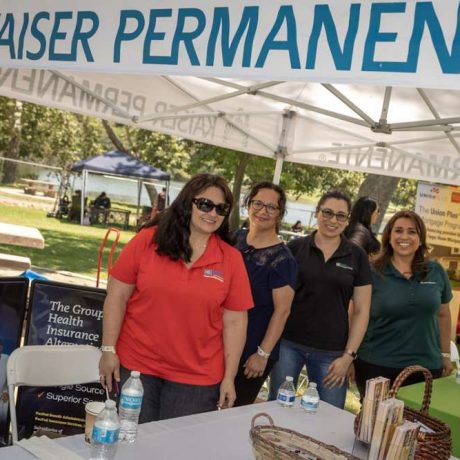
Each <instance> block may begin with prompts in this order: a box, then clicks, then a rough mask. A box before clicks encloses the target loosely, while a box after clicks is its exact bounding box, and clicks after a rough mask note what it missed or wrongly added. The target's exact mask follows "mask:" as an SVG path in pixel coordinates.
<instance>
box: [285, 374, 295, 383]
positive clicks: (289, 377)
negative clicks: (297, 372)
mask: <svg viewBox="0 0 460 460" xmlns="http://www.w3.org/2000/svg"><path fill="white" fill-rule="evenodd" d="M293 380H294V378H293V377H291V376H290V375H286V381H287V382H292V381H293Z"/></svg>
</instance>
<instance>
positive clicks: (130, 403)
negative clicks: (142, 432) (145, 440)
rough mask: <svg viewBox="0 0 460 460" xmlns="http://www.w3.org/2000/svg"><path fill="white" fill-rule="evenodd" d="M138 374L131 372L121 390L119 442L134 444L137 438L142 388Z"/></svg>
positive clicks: (142, 394)
mask: <svg viewBox="0 0 460 460" xmlns="http://www.w3.org/2000/svg"><path fill="white" fill-rule="evenodd" d="M140 375H141V374H140V372H138V371H131V377H130V378H129V379H128V380H127V381H126V383H125V384H124V385H123V388H122V389H121V395H120V407H119V410H120V441H122V442H128V443H131V442H134V441H135V440H136V436H137V424H138V422H139V414H140V412H141V406H142V397H143V396H144V387H143V386H142V382H141V379H140V378H139V377H140Z"/></svg>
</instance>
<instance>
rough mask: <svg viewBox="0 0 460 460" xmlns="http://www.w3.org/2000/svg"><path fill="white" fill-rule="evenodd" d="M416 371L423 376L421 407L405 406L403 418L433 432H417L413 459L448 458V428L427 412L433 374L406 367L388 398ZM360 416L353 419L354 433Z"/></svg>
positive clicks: (431, 459)
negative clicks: (423, 389)
mask: <svg viewBox="0 0 460 460" xmlns="http://www.w3.org/2000/svg"><path fill="white" fill-rule="evenodd" d="M416 372H422V373H423V376H424V378H425V392H424V395H423V401H422V407H421V408H420V410H415V409H411V408H410V407H407V406H405V407H404V419H405V420H409V421H411V422H421V423H423V424H424V425H426V426H427V427H428V428H430V429H431V430H433V433H426V432H422V431H420V432H419V434H418V436H417V446H416V449H415V460H448V459H449V458H450V452H451V448H452V437H451V434H450V428H449V426H448V425H446V424H445V423H444V422H442V421H441V420H438V419H436V418H434V417H431V415H429V414H428V410H429V408H430V402H431V391H432V388H433V376H432V375H431V372H430V371H429V370H428V369H426V368H424V367H422V366H409V367H406V368H405V369H404V370H403V371H402V372H401V373H400V374H399V375H398V376H397V377H396V380H395V381H394V383H393V385H392V387H391V389H390V391H389V393H388V396H389V397H390V398H395V397H396V396H397V394H398V390H399V389H400V388H401V385H402V384H403V383H404V381H405V380H406V379H407V378H408V377H409V376H410V375H412V374H415V373H416ZM360 418H361V413H359V414H358V416H357V417H356V419H355V424H354V429H355V433H357V430H358V426H359V421H360Z"/></svg>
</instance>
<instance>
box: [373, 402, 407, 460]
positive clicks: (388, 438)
mask: <svg viewBox="0 0 460 460" xmlns="http://www.w3.org/2000/svg"><path fill="white" fill-rule="evenodd" d="M403 415H404V403H403V402H402V401H399V400H398V399H395V398H390V399H386V400H385V401H381V402H380V403H379V405H378V409H377V415H376V417H375V425H374V431H373V433H372V440H371V447H370V451H369V460H385V459H388V460H389V459H390V457H389V448H390V444H391V443H392V440H393V437H394V434H395V432H396V429H397V428H398V427H399V426H400V425H401V424H402V423H403ZM391 458H399V457H391Z"/></svg>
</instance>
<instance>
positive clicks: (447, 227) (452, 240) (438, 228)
mask: <svg viewBox="0 0 460 460" xmlns="http://www.w3.org/2000/svg"><path fill="white" fill-rule="evenodd" d="M415 211H416V212H417V214H419V215H420V216H421V217H422V219H423V221H424V222H425V225H426V229H427V232H428V235H427V236H428V243H429V244H430V245H433V244H437V245H439V246H447V247H450V248H460V187H456V186H450V185H437V184H428V183H423V182H419V184H418V187H417V200H416V203H415Z"/></svg>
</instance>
